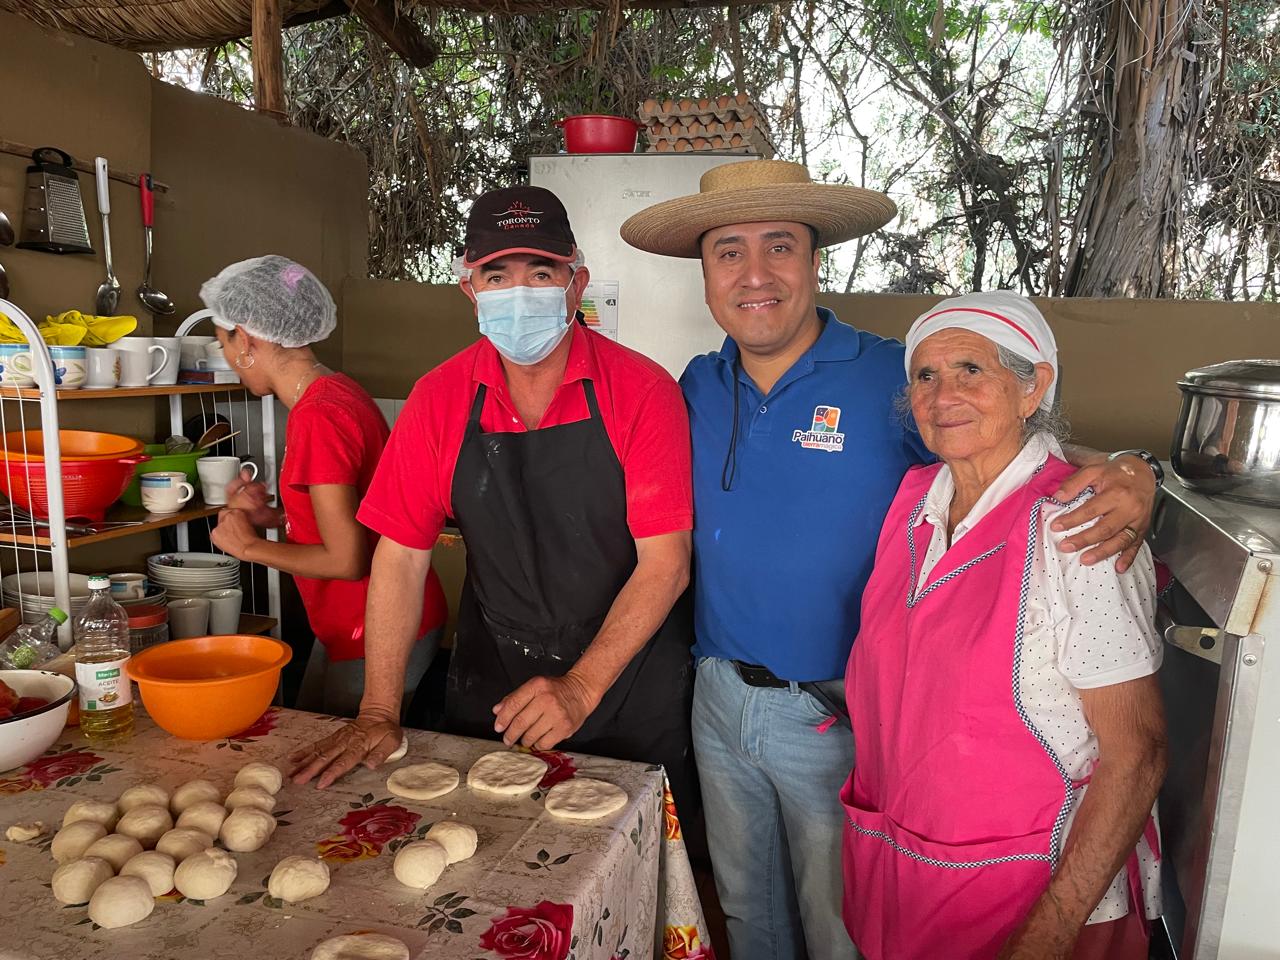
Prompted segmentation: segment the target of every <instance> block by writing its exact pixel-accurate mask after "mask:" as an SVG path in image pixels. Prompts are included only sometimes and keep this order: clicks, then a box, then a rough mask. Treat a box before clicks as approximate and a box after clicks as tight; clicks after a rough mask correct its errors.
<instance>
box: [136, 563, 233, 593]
mask: <svg viewBox="0 0 1280 960" xmlns="http://www.w3.org/2000/svg"><path fill="white" fill-rule="evenodd" d="M147 577H148V579H150V581H151V582H152V583H158V584H160V585H161V586H162V587H164V588H165V591H166V592H167V593H168V597H169V599H170V600H183V599H189V598H192V597H203V596H204V595H205V594H206V593H208V592H209V591H210V590H225V589H227V588H230V587H239V586H240V561H239V560H237V559H236V558H235V557H228V556H226V555H225V554H221V553H158V554H156V555H155V556H154V557H148V558H147Z"/></svg>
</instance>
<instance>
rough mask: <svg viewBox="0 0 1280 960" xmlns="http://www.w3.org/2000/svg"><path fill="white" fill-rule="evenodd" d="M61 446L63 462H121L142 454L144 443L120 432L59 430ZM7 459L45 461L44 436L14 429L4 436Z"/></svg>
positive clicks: (40, 433) (36, 431) (37, 432)
mask: <svg viewBox="0 0 1280 960" xmlns="http://www.w3.org/2000/svg"><path fill="white" fill-rule="evenodd" d="M58 443H59V444H60V446H61V448H62V459H64V460H119V459H121V458H122V457H133V456H137V455H138V454H139V453H141V452H142V446H143V444H142V441H141V440H135V439H133V437H126V436H122V435H121V434H118V433H99V432H97V431H96V430H59V431H58ZM4 456H5V459H6V460H33V461H36V462H38V463H43V462H44V433H43V432H42V431H40V430H27V431H25V432H24V431H21V430H15V431H14V432H12V433H6V434H5V435H4Z"/></svg>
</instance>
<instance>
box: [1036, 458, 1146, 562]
mask: <svg viewBox="0 0 1280 960" xmlns="http://www.w3.org/2000/svg"><path fill="white" fill-rule="evenodd" d="M1086 487H1093V491H1094V493H1093V496H1092V497H1090V498H1089V499H1088V500H1087V501H1086V502H1085V503H1083V504H1081V505H1080V506H1078V507H1076V509H1074V510H1072V511H1070V512H1068V513H1064V514H1063V515H1062V516H1060V517H1058V519H1056V520H1055V521H1054V522H1053V524H1052V525H1051V529H1052V530H1055V531H1063V530H1071V529H1073V528H1075V527H1078V526H1080V525H1082V524H1085V523H1088V522H1089V521H1090V520H1093V519H1094V518H1095V517H1096V518H1098V522H1097V523H1095V524H1094V525H1093V526H1091V527H1089V528H1088V529H1086V530H1081V531H1080V532H1079V533H1076V534H1075V535H1073V536H1071V537H1068V538H1067V539H1065V540H1063V541H1062V543H1061V544H1060V547H1061V549H1062V550H1065V551H1067V552H1068V553H1070V552H1073V551H1075V550H1083V549H1084V548H1086V547H1092V548H1093V549H1092V550H1090V551H1089V552H1088V553H1086V554H1085V555H1084V557H1083V562H1084V564H1085V565H1086V566H1087V565H1091V564H1095V563H1098V562H1099V561H1101V560H1106V559H1107V558H1108V557H1114V556H1115V555H1116V554H1119V555H1120V557H1119V559H1118V560H1116V570H1117V571H1118V572H1120V573H1124V572H1125V571H1126V570H1128V569H1129V566H1130V565H1131V564H1132V563H1133V559H1134V557H1136V556H1137V555H1138V550H1139V549H1140V548H1141V547H1142V542H1143V540H1144V539H1145V538H1146V536H1147V531H1148V530H1149V529H1150V527H1151V512H1152V510H1153V508H1154V507H1155V502H1156V478H1155V477H1154V476H1153V475H1152V473H1151V468H1150V467H1148V466H1147V465H1146V464H1145V463H1143V462H1142V461H1141V460H1140V459H1138V458H1137V457H1132V456H1126V457H1118V458H1117V459H1115V460H1111V461H1109V462H1107V463H1099V464H1095V465H1093V466H1091V467H1084V468H1083V469H1081V470H1078V471H1076V472H1075V473H1073V474H1072V475H1071V476H1069V477H1067V479H1066V480H1065V481H1064V482H1063V484H1062V487H1061V488H1060V489H1059V490H1058V492H1057V493H1055V494H1054V499H1055V500H1061V501H1062V502H1063V503H1066V502H1068V501H1070V500H1073V499H1075V498H1076V497H1078V496H1079V495H1080V494H1081V493H1082V492H1083V491H1084V489H1085V488H1086Z"/></svg>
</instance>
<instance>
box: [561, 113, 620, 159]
mask: <svg viewBox="0 0 1280 960" xmlns="http://www.w3.org/2000/svg"><path fill="white" fill-rule="evenodd" d="M556 126H557V127H560V128H561V129H562V130H564V148H565V150H566V151H568V152H569V153H635V152H636V138H637V137H638V136H639V134H640V124H639V123H637V122H636V121H634V120H629V119H627V118H626V117H610V116H605V115H604V114H599V113H583V114H579V115H577V116H574V117H565V118H564V119H563V120H557V121H556Z"/></svg>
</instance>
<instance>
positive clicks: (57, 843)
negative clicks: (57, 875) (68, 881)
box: [49, 820, 107, 863]
mask: <svg viewBox="0 0 1280 960" xmlns="http://www.w3.org/2000/svg"><path fill="white" fill-rule="evenodd" d="M106 835H107V828H106V827H104V826H103V825H102V824H100V823H97V822H96V821H93V820H77V821H75V822H74V823H68V824H67V825H66V826H65V827H63V828H62V829H61V830H59V831H58V832H57V833H55V834H54V835H53V844H52V845H51V846H50V847H49V852H50V853H52V854H53V859H55V860H57V861H58V862H59V863H66V862H67V861H68V860H78V859H80V858H81V857H83V856H84V852H85V851H86V850H88V849H89V847H91V846H92V845H93V844H95V843H97V842H98V841H99V840H101V839H102V838H103V837H105V836H106Z"/></svg>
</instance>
